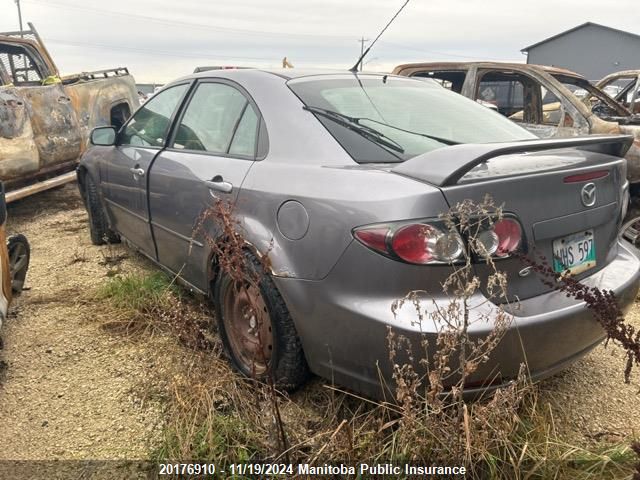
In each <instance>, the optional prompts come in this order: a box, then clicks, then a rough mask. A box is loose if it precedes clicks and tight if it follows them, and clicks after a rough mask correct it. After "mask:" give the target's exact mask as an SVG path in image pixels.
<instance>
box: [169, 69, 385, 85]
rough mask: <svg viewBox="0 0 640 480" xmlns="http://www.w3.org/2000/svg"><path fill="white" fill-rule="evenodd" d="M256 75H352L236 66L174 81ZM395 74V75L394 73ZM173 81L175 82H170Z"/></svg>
mask: <svg viewBox="0 0 640 480" xmlns="http://www.w3.org/2000/svg"><path fill="white" fill-rule="evenodd" d="M256 75H275V76H277V77H280V78H283V79H284V80H292V79H296V78H302V77H315V76H321V75H353V73H352V72H350V71H349V70H346V69H345V70H339V69H326V68H322V69H321V68H273V69H270V68H238V69H233V68H230V69H223V70H207V71H202V72H198V73H193V74H191V75H187V76H185V77H182V78H180V79H178V80H176V81H184V80H187V79H192V78H229V79H234V78H236V79H242V78H248V77H254V78H255V76H256ZM358 75H359V76H381V75H389V74H388V73H376V72H358ZM394 76H395V75H394ZM171 83H175V82H171Z"/></svg>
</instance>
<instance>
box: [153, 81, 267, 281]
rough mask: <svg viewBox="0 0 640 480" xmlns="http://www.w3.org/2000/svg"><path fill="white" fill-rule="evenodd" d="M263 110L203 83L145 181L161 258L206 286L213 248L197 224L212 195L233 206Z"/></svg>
mask: <svg viewBox="0 0 640 480" xmlns="http://www.w3.org/2000/svg"><path fill="white" fill-rule="evenodd" d="M260 124H261V120H260V115H259V111H258V109H257V107H256V106H255V104H254V103H253V101H252V100H251V99H250V98H249V96H248V94H247V93H246V92H245V91H244V90H242V89H241V88H240V87H239V86H237V85H235V84H233V83H231V82H226V81H223V80H203V81H201V82H199V83H198V84H197V85H196V87H195V88H194V89H193V91H192V93H191V96H190V99H189V100H188V103H187V105H186V107H185V108H184V109H183V111H182V113H181V115H180V118H179V119H178V120H177V122H176V128H175V132H174V134H173V138H172V140H171V141H170V146H169V147H168V148H167V149H166V150H164V151H163V152H162V153H161V154H160V155H159V156H158V158H157V159H156V160H155V162H154V164H153V166H152V168H151V173H150V178H149V201H150V209H151V225H152V229H153V235H154V238H155V240H156V246H157V249H158V260H159V261H160V263H161V264H162V265H164V266H165V267H168V268H169V269H170V270H172V271H173V272H174V273H176V274H179V275H180V276H181V277H183V279H185V280H186V281H187V282H189V283H191V284H192V285H195V286H196V287H197V288H200V289H201V290H204V291H206V290H207V275H208V271H207V261H208V257H209V252H210V248H208V246H207V245H206V242H205V240H204V239H203V236H202V235H200V234H199V233H198V231H197V228H196V226H197V225H198V224H199V222H200V220H201V219H202V218H203V217H202V216H203V214H204V212H206V211H207V210H208V209H210V208H211V207H212V206H213V205H214V204H215V202H216V201H217V200H220V201H223V202H228V203H230V204H233V203H234V202H235V199H236V198H237V196H238V191H239V189H240V187H241V186H242V182H243V181H244V178H245V177H246V175H247V173H248V172H249V169H250V168H251V165H252V164H253V162H254V161H255V159H256V155H257V153H256V152H257V148H258V147H257V146H258V132H259V130H260Z"/></svg>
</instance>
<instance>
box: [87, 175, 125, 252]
mask: <svg viewBox="0 0 640 480" xmlns="http://www.w3.org/2000/svg"><path fill="white" fill-rule="evenodd" d="M84 179H85V189H86V192H87V195H86V207H87V213H88V214H89V232H90V234H91V243H93V244H94V245H104V244H105V243H119V242H120V237H119V236H118V234H117V233H115V232H114V231H113V230H111V229H110V228H109V223H108V222H107V217H106V215H105V213H104V210H103V208H102V204H101V203H100V196H99V195H98V187H96V184H95V183H94V181H93V179H92V178H91V176H90V175H89V174H86V175H85V177H84Z"/></svg>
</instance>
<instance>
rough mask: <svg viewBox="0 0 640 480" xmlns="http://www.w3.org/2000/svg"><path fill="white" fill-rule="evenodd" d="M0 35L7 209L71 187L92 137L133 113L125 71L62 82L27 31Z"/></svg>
mask: <svg viewBox="0 0 640 480" xmlns="http://www.w3.org/2000/svg"><path fill="white" fill-rule="evenodd" d="M29 28H30V30H27V31H21V32H6V33H0V180H1V181H3V182H4V184H5V186H6V188H7V191H8V192H7V195H6V198H7V202H11V201H13V200H17V199H18V198H22V197H25V196H27V195H30V194H32V193H36V192H38V191H42V190H46V189H47V188H53V187H55V186H58V185H61V184H63V183H66V182H70V181H73V180H74V179H75V172H74V170H75V167H76V164H77V162H78V159H79V158H80V155H81V154H82V152H83V151H84V150H85V148H86V146H87V143H88V138H89V134H90V132H91V130H92V129H93V128H94V127H96V126H100V125H115V126H119V125H122V124H123V123H124V122H125V120H126V119H127V118H128V117H129V116H130V115H131V112H132V111H133V110H134V109H135V108H137V107H138V105H139V101H138V94H137V92H136V89H135V82H134V79H133V77H132V76H131V75H129V72H128V71H127V69H126V68H114V69H111V70H102V71H95V72H83V73H79V74H75V75H69V76H60V73H59V71H58V68H57V67H56V65H55V63H54V62H53V60H52V58H51V56H50V55H49V52H48V51H47V49H46V48H45V46H44V44H43V42H42V40H41V38H40V36H39V35H38V32H37V31H36V30H35V28H34V27H33V25H32V24H29Z"/></svg>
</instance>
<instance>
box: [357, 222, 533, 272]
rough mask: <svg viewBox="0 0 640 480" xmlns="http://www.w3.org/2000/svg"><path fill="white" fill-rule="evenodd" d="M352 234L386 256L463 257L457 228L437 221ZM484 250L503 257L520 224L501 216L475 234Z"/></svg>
mask: <svg viewBox="0 0 640 480" xmlns="http://www.w3.org/2000/svg"><path fill="white" fill-rule="evenodd" d="M353 236H354V237H355V238H356V240H358V241H359V242H360V243H362V244H363V245H365V246H367V247H369V248H370V249H372V250H374V251H376V252H378V253H381V254H383V255H385V256H387V257H391V258H395V259H397V260H402V261H404V262H407V263H413V264H417V265H428V264H449V263H457V262H459V261H460V260H462V258H463V257H464V253H465V243H464V241H463V239H462V237H461V236H460V234H459V233H458V232H455V231H450V230H448V229H446V228H445V227H444V226H443V225H441V224H440V223H438V222H433V223H432V222H424V223H422V222H421V223H408V224H407V223H389V224H383V225H370V226H366V227H360V228H356V229H355V230H354V231H353ZM477 241H478V242H479V243H480V244H482V248H483V250H484V252H478V253H479V254H480V256H484V255H489V256H491V257H494V258H505V257H508V256H509V255H511V254H512V253H513V252H515V251H516V250H518V248H520V246H521V244H522V228H521V227H520V223H519V222H518V221H517V220H515V219H513V218H502V219H500V220H498V221H496V222H495V223H493V225H491V226H490V227H487V228H485V229H482V230H481V231H480V232H478V234H477Z"/></svg>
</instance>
